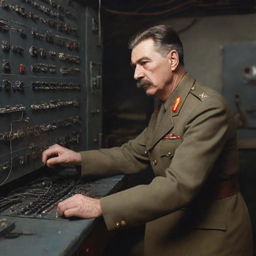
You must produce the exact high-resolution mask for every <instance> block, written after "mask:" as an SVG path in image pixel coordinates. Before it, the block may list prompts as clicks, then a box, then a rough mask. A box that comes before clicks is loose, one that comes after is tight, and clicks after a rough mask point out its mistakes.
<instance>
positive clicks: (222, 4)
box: [102, 0, 250, 16]
mask: <svg viewBox="0 0 256 256" xmlns="http://www.w3.org/2000/svg"><path fill="white" fill-rule="evenodd" d="M168 4H172V5H173V7H171V8H168V9H166V8H164V9H163V10H159V11H154V12H150V11H149V12H139V10H142V9H144V7H145V5H143V6H142V7H140V8H138V9H137V10H135V11H133V12H132V11H119V10H113V9H110V8H107V7H103V8H102V9H103V10H105V11H106V12H109V13H112V14H118V15H127V16H158V15H162V14H167V13H169V14H173V13H178V12H181V11H184V10H186V9H188V8H190V7H199V8H200V7H202V8H211V7H217V8H219V7H225V8H228V9H232V8H235V7H239V8H248V7H249V6H250V4H248V5H244V4H243V5H241V3H239V2H238V3H237V2H236V1H235V2H233V1H217V2H216V1H215V2H211V3H206V2H202V1H195V0H191V1H186V2H183V3H182V2H181V3H177V4H175V0H170V1H167V2H162V3H157V4H152V5H148V6H147V9H152V8H154V7H156V6H166V5H168Z"/></svg>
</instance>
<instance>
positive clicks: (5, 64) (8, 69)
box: [2, 60, 11, 73]
mask: <svg viewBox="0 0 256 256" xmlns="http://www.w3.org/2000/svg"><path fill="white" fill-rule="evenodd" d="M2 68H3V72H4V73H10V72H11V64H10V62H9V60H3V62H2Z"/></svg>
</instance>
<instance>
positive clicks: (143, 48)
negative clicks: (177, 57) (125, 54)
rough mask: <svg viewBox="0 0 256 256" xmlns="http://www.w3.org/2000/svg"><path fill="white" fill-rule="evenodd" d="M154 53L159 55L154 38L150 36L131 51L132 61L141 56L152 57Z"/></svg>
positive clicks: (134, 61)
mask: <svg viewBox="0 0 256 256" xmlns="http://www.w3.org/2000/svg"><path fill="white" fill-rule="evenodd" d="M154 55H159V53H158V52H157V51H156V46H155V43H154V41H153V39H151V38H149V39H146V40H143V41H141V42H140V43H139V44H137V45H136V46H135V47H134V48H133V49H132V53H131V61H132V63H136V62H137V61H138V60H139V59H141V58H144V57H145V58H152V57H153V56H154Z"/></svg>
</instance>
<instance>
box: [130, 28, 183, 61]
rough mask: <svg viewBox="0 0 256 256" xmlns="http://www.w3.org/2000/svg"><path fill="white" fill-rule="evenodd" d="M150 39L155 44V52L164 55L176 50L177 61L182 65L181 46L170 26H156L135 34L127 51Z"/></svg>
mask: <svg viewBox="0 0 256 256" xmlns="http://www.w3.org/2000/svg"><path fill="white" fill-rule="evenodd" d="M150 38H151V39H152V40H153V41H154V43H155V46H156V49H157V51H158V52H159V53H160V54H162V55H166V54H168V53H169V52H170V51H171V50H176V51H177V52H178V54H179V61H180V64H181V65H184V59H183V55H184V54H183V45H182V42H181V40H180V38H179V36H178V34H177V32H176V31H175V30H174V29H173V28H172V27H171V26H170V25H157V26H153V27H150V28H148V29H147V30H145V31H143V32H141V33H138V34H136V35H135V36H134V37H132V38H131V40H130V42H129V49H131V50H132V49H133V48H134V47H135V46H137V45H138V44H139V43H140V42H142V41H144V40H146V39H150Z"/></svg>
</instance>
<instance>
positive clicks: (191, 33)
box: [159, 14, 256, 91]
mask: <svg viewBox="0 0 256 256" xmlns="http://www.w3.org/2000/svg"><path fill="white" fill-rule="evenodd" d="M192 21H193V18H176V19H168V20H164V21H163V23H166V24H171V25H173V27H174V28H175V29H176V30H177V31H179V30H182V29H183V28H184V27H187V25H189V24H190V23H191V22H192ZM159 23H161V22H159ZM255 27H256V14H249V15H229V16H210V17H199V18H197V22H196V23H195V24H194V25H193V26H192V27H190V28H189V29H188V30H186V31H185V32H183V33H180V37H181V39H182V41H183V44H184V51H185V66H186V69H187V70H188V71H189V72H191V73H192V75H194V77H195V78H197V79H199V80H200V81H201V82H203V83H204V84H205V85H207V86H209V87H212V88H214V89H216V90H218V91H221V90H222V86H223V84H222V46H223V45H225V44H229V43H232V42H248V41H256V29H255ZM237 54H239V53H237ZM255 61H256V60H255Z"/></svg>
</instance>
